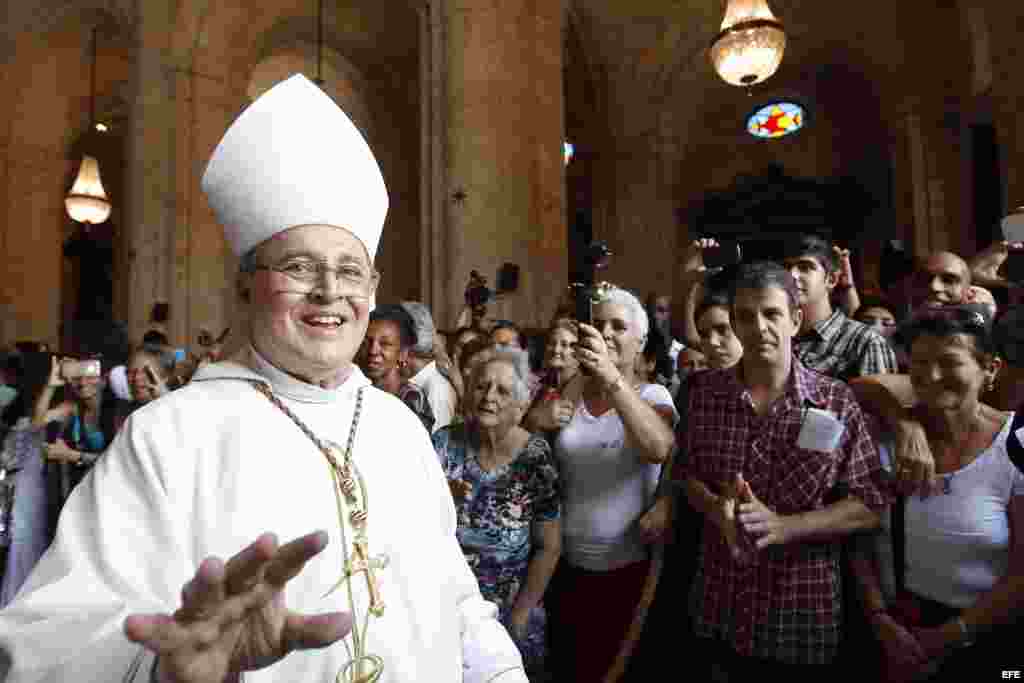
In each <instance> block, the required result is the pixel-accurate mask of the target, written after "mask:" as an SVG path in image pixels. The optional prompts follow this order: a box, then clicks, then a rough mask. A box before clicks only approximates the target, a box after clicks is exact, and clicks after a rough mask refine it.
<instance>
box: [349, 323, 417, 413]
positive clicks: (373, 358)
mask: <svg viewBox="0 0 1024 683" xmlns="http://www.w3.org/2000/svg"><path fill="white" fill-rule="evenodd" d="M415 345H416V327H415V323H414V322H413V319H412V316H411V315H409V313H408V312H407V311H406V310H405V309H404V308H403V307H402V306H397V305H382V306H378V307H377V308H375V309H374V310H373V311H372V312H371V313H370V322H369V324H368V326H367V328H366V337H364V338H363V345H362V347H361V348H360V350H359V355H358V357H357V359H356V360H357V362H358V364H359V367H360V368H361V369H362V371H363V373H365V374H366V376H367V377H368V378H369V379H370V381H371V382H373V386H375V387H377V388H378V389H383V390H384V391H386V392H388V393H389V394H394V395H395V396H397V397H399V398H400V399H402V401H403V402H404V403H405V404H406V405H407V406H409V409H410V410H412V412H414V413H415V414H416V417H418V418H419V419H420V422H422V423H423V426H424V427H426V429H427V433H430V432H431V431H432V430H433V428H434V413H433V411H432V410H431V408H430V402H429V401H428V400H427V395H426V394H424V393H423V390H422V389H420V388H419V387H417V386H416V385H415V384H413V383H412V382H410V381H409V380H407V379H405V378H404V377H403V376H402V368H404V367H405V365H406V364H407V363H408V362H409V350H410V349H411V348H412V347H414V346H415Z"/></svg>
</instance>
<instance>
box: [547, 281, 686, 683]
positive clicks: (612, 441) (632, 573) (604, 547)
mask: <svg viewBox="0 0 1024 683" xmlns="http://www.w3.org/2000/svg"><path fill="white" fill-rule="evenodd" d="M595 298H596V300H597V301H599V303H595V304H594V305H593V316H592V317H593V324H592V325H586V324H580V325H579V330H580V332H579V343H578V345H577V349H576V354H577V358H578V359H579V363H580V369H581V371H582V373H583V374H581V375H580V378H579V381H578V382H577V383H576V387H575V388H574V387H572V386H570V388H569V390H567V391H566V396H567V397H568V398H570V399H572V400H574V403H575V407H574V409H573V411H572V413H571V416H570V417H569V418H568V419H567V420H565V421H564V426H563V427H562V429H561V430H560V431H559V433H558V436H557V437H556V440H555V457H556V459H557V460H558V463H559V466H560V471H561V474H562V492H563V495H562V509H563V512H562V517H563V522H562V526H563V538H562V548H563V562H562V563H561V565H560V566H559V569H558V572H557V574H556V577H555V580H554V584H553V590H552V596H551V599H550V600H549V612H550V619H549V623H550V629H551V631H552V639H551V642H552V651H553V653H555V654H556V655H557V660H558V661H557V662H556V664H557V667H558V670H557V672H556V673H557V674H559V676H558V677H559V678H560V680H572V681H577V682H578V683H593V682H597V681H602V680H605V679H606V677H608V676H609V671H611V670H613V669H614V670H619V669H621V667H622V666H623V664H624V662H623V658H624V656H625V653H626V652H627V651H628V649H629V648H630V647H631V641H632V639H634V638H635V637H636V633H635V631H636V630H637V628H638V625H637V624H636V623H635V622H637V621H639V620H640V619H642V616H640V615H641V614H642V611H643V610H642V609H641V610H639V611H638V606H639V605H640V604H641V597H642V595H643V594H644V588H645V585H647V583H648V574H649V573H650V572H651V555H650V550H649V547H648V546H647V545H646V544H645V543H644V540H643V538H642V537H641V534H640V529H639V525H638V520H639V519H640V517H641V516H642V515H643V514H644V512H645V511H646V510H647V509H648V508H649V507H650V505H651V503H652V502H653V500H654V495H655V489H656V487H657V483H658V477H659V473H660V470H661V465H662V464H663V463H664V462H666V460H667V459H668V457H669V455H670V453H671V451H672V447H673V434H672V427H673V426H674V423H675V420H676V412H675V409H674V407H673V405H672V396H671V395H670V394H669V392H668V390H667V389H666V388H665V387H663V386H661V385H660V384H642V383H639V382H637V380H636V378H635V375H634V367H635V361H636V356H637V354H639V353H641V351H642V350H643V347H644V343H645V342H646V339H647V332H648V325H649V323H648V319H647V313H646V312H645V311H644V307H643V305H642V304H641V303H640V301H639V300H638V299H637V298H636V297H635V296H634V295H633V294H631V293H630V292H628V291H626V290H624V289H619V288H617V287H615V286H613V285H608V284H602V285H600V286H599V287H598V288H597V290H596V297H595ZM595 610H596V613H595Z"/></svg>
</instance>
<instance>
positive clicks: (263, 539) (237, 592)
mask: <svg viewBox="0 0 1024 683" xmlns="http://www.w3.org/2000/svg"><path fill="white" fill-rule="evenodd" d="M326 546H327V534H326V533H324V532H322V531H318V532H314V533H312V534H308V535H306V536H302V537H301V538H297V539H295V540H294V541H291V542H289V543H287V544H285V545H283V546H278V542H277V539H276V537H275V536H274V535H273V534H264V535H263V536H260V537H259V538H258V539H257V540H256V541H255V542H253V543H252V544H251V545H249V546H248V547H246V548H245V549H244V550H242V551H241V552H239V553H238V554H237V555H235V556H234V557H232V558H231V559H230V560H228V561H227V563H226V564H225V563H224V562H222V561H221V560H219V559H218V558H215V557H211V558H207V559H206V560H204V561H203V562H202V563H201V564H200V565H199V569H198V570H197V571H196V573H195V576H194V577H193V578H192V580H191V581H189V582H188V583H186V584H185V586H184V587H183V588H182V591H181V607H180V608H179V609H178V610H177V611H175V612H174V614H149V615H143V614H136V615H132V616H130V617H128V618H127V619H126V620H125V624H124V630H125V634H126V635H127V636H128V639H129V640H131V641H133V642H136V643H139V644H140V645H142V646H143V647H145V648H147V649H148V650H151V651H153V652H155V653H156V654H157V656H158V657H159V659H158V664H157V680H158V681H160V683H222V682H223V681H224V679H225V678H226V677H227V676H228V675H231V674H235V673H238V672H242V671H253V670H256V669H262V668H264V667H267V666H270V665H271V664H274V663H275V662H277V661H279V660H281V659H283V658H284V657H285V656H287V655H288V654H289V653H290V652H293V651H295V650H307V649H314V648H323V647H327V646H328V645H331V644H332V643H334V642H336V641H337V640H339V639H341V638H343V637H344V636H345V635H346V634H347V633H348V632H349V631H350V630H351V627H352V618H351V615H349V614H347V613H342V612H331V613H326V614H318V615H312V616H309V615H302V614H298V613H296V612H293V611H291V610H289V609H288V608H287V607H286V606H285V604H284V587H285V584H287V583H288V582H289V581H290V580H291V579H293V578H295V577H296V576H298V574H299V573H300V572H301V571H302V569H303V568H304V567H305V565H306V563H307V562H309V560H311V559H312V558H313V557H315V556H316V555H318V554H319V553H320V552H321V551H322V550H323V549H324V548H325V547H326Z"/></svg>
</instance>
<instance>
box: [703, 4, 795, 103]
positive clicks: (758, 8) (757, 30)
mask: <svg viewBox="0 0 1024 683" xmlns="http://www.w3.org/2000/svg"><path fill="white" fill-rule="evenodd" d="M785 50H786V32H785V31H784V30H783V28H782V23H781V22H779V20H778V19H776V18H775V15H774V14H772V11H771V9H769V7H768V2H767V0H729V4H728V6H727V7H726V10H725V19H724V20H722V29H721V31H719V33H718V35H717V36H715V39H714V41H712V43H711V63H712V64H713V65H714V67H715V71H717V72H718V75H719V76H721V77H722V80H724V81H725V82H726V83H729V84H731V85H737V86H751V85H754V84H756V83H760V82H761V81H764V80H765V79H767V78H769V77H770V76H771V75H772V74H774V73H775V70H776V69H778V68H779V64H781V63H782V53H783V52H785Z"/></svg>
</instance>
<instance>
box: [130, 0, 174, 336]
mask: <svg viewBox="0 0 1024 683" xmlns="http://www.w3.org/2000/svg"><path fill="white" fill-rule="evenodd" d="M175 4H176V3H174V2H172V1H171V0H148V1H147V2H143V3H139V5H138V8H139V18H138V32H137V35H136V40H137V46H136V68H135V71H134V83H133V94H132V103H131V112H132V115H131V127H130V130H129V131H128V168H127V169H126V172H125V178H126V183H125V189H126V198H125V199H126V202H125V204H126V206H125V209H126V217H127V220H126V225H125V228H126V231H127V238H126V239H127V242H128V244H127V246H128V255H129V265H128V270H129V278H130V281H131V301H130V303H129V319H128V328H129V335H130V337H131V339H132V341H133V342H138V341H139V340H140V339H141V337H142V335H143V333H144V332H145V331H146V329H147V323H148V321H149V312H150V309H151V308H152V306H153V303H155V302H157V301H166V302H168V303H169V304H171V320H170V321H169V324H168V332H169V335H170V337H171V341H172V343H180V342H183V341H184V339H183V338H182V337H183V333H184V331H183V329H179V328H181V327H182V321H183V314H184V311H183V310H176V309H180V308H181V304H182V302H181V301H179V300H178V297H176V296H174V295H173V292H174V291H178V290H180V288H176V287H173V282H174V275H175V260H176V259H175V208H174V206H175V205H174V199H175V194H174V193H175V130H176V123H177V118H176V110H175V104H174V78H175V71H174V64H173V58H172V52H171V41H172V36H173V27H174V25H175V12H174V6H175ZM175 304H178V305H177V306H176V305H175Z"/></svg>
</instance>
